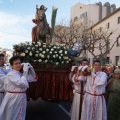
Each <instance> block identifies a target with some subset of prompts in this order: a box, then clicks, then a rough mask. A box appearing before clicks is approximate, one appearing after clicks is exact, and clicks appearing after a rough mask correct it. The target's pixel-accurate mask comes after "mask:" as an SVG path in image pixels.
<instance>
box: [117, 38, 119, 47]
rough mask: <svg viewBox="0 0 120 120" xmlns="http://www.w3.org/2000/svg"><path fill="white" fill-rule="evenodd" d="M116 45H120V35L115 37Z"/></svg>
mask: <svg viewBox="0 0 120 120" xmlns="http://www.w3.org/2000/svg"><path fill="white" fill-rule="evenodd" d="M117 46H120V36H119V37H118V38H117Z"/></svg>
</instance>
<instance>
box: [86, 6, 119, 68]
mask: <svg viewBox="0 0 120 120" xmlns="http://www.w3.org/2000/svg"><path fill="white" fill-rule="evenodd" d="M92 29H94V30H96V29H102V30H103V31H104V30H106V31H108V32H109V33H110V32H111V31H112V32H113V34H112V35H111V37H110V47H111V46H112V45H113V43H114V42H115V41H116V43H115V45H114V47H113V48H112V50H111V51H110V52H109V53H108V54H107V56H106V57H107V59H108V63H112V64H114V65H116V66H118V65H120V8H118V9H117V10H116V11H114V12H113V13H112V14H110V15H109V16H107V17H105V18H104V19H102V20H101V21H100V22H98V23H96V24H95V25H94V26H92ZM94 52H96V54H97V52H98V51H97V50H94ZM87 57H88V58H89V59H90V62H91V63H92V62H93V59H94V58H93V56H92V55H91V54H90V53H89V52H88V53H87Z"/></svg>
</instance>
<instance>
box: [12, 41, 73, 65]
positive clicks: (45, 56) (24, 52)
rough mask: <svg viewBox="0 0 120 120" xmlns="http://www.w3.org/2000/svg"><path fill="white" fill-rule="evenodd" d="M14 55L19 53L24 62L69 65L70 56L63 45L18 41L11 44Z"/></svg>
mask: <svg viewBox="0 0 120 120" xmlns="http://www.w3.org/2000/svg"><path fill="white" fill-rule="evenodd" d="M13 49H14V53H13V54H14V55H20V56H22V57H23V60H24V61H25V62H32V63H39V64H47V63H50V64H52V65H53V66H68V65H71V62H72V61H71V56H70V55H69V54H68V49H67V48H66V47H65V45H63V44H60V45H53V44H49V45H48V44H46V43H41V42H37V43H35V42H33V43H29V42H26V43H20V44H18V45H14V46H13Z"/></svg>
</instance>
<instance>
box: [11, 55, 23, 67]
mask: <svg viewBox="0 0 120 120" xmlns="http://www.w3.org/2000/svg"><path fill="white" fill-rule="evenodd" d="M16 60H20V61H21V57H20V56H13V57H12V58H11V59H10V60H9V62H10V64H11V65H13V62H14V61H16Z"/></svg>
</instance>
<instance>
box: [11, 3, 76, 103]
mask: <svg viewBox="0 0 120 120" xmlns="http://www.w3.org/2000/svg"><path fill="white" fill-rule="evenodd" d="M46 10H47V8H46V7H45V6H44V5H41V6H40V8H39V7H38V5H37V6H36V14H35V19H33V20H32V21H33V23H35V24H36V26H35V27H33V28H32V42H25V43H20V44H16V45H14V46H13V48H14V55H20V56H22V58H23V61H24V62H29V63H31V64H32V65H33V67H34V69H35V72H36V75H37V82H36V83H30V87H29V89H28V90H27V97H28V100H29V99H30V98H32V99H33V100H37V99H38V98H39V97H41V98H43V99H44V100H49V99H51V100H54V101H58V100H65V101H71V100H72V85H71V83H70V82H69V72H70V69H71V66H72V62H73V57H72V56H74V55H76V51H72V52H70V50H69V49H68V48H67V47H66V45H63V44H53V43H52V36H53V35H54V26H55V19H56V13H57V8H55V7H53V8H52V18H51V28H50V26H49V24H48V22H47V19H46V15H45V11H46Z"/></svg>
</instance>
